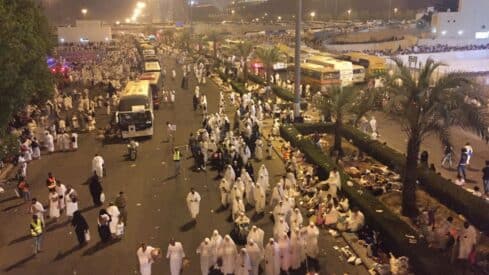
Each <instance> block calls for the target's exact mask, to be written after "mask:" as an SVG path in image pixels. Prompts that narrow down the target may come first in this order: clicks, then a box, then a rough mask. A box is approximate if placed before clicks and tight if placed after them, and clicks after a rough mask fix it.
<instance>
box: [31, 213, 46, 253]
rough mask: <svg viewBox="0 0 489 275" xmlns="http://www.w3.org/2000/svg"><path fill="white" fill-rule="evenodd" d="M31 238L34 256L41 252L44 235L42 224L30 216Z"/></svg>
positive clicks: (36, 218) (35, 217)
mask: <svg viewBox="0 0 489 275" xmlns="http://www.w3.org/2000/svg"><path fill="white" fill-rule="evenodd" d="M30 229H31V236H32V238H34V255H35V254H37V253H39V252H41V244H42V237H43V233H44V223H43V222H42V221H41V219H39V218H38V217H37V215H32V221H31V224H30Z"/></svg>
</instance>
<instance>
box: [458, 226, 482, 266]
mask: <svg viewBox="0 0 489 275" xmlns="http://www.w3.org/2000/svg"><path fill="white" fill-rule="evenodd" d="M477 235H478V234H477V230H476V229H475V227H473V226H472V225H470V224H469V223H468V222H465V223H464V228H463V229H462V230H461V232H460V236H459V242H460V243H459V249H458V258H459V259H462V260H467V259H468V258H469V255H470V252H472V250H473V249H474V248H475V245H476V244H477V239H478V238H477V237H478V236H477Z"/></svg>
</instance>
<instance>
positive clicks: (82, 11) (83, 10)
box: [81, 9, 88, 17]
mask: <svg viewBox="0 0 489 275" xmlns="http://www.w3.org/2000/svg"><path fill="white" fill-rule="evenodd" d="M81 13H82V14H83V17H85V16H87V13H88V10H87V9H81Z"/></svg>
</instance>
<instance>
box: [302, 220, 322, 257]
mask: <svg viewBox="0 0 489 275" xmlns="http://www.w3.org/2000/svg"><path fill="white" fill-rule="evenodd" d="M302 234H303V236H304V249H305V251H304V252H305V253H306V256H308V257H310V258H313V259H317V257H318V254H319V246H318V238H319V229H318V228H317V227H316V225H315V224H314V223H313V222H311V223H309V226H307V227H305V228H303V229H302Z"/></svg>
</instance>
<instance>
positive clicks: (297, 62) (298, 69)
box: [294, 0, 316, 120]
mask: <svg viewBox="0 0 489 275" xmlns="http://www.w3.org/2000/svg"><path fill="white" fill-rule="evenodd" d="M314 15H316V13H314ZM313 17H314V16H313ZM301 24H302V0H298V1H297V14H296V16H295V81H294V87H295V91H294V92H295V100H294V118H295V119H296V120H297V119H298V118H300V116H301V31H302V26H301Z"/></svg>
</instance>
